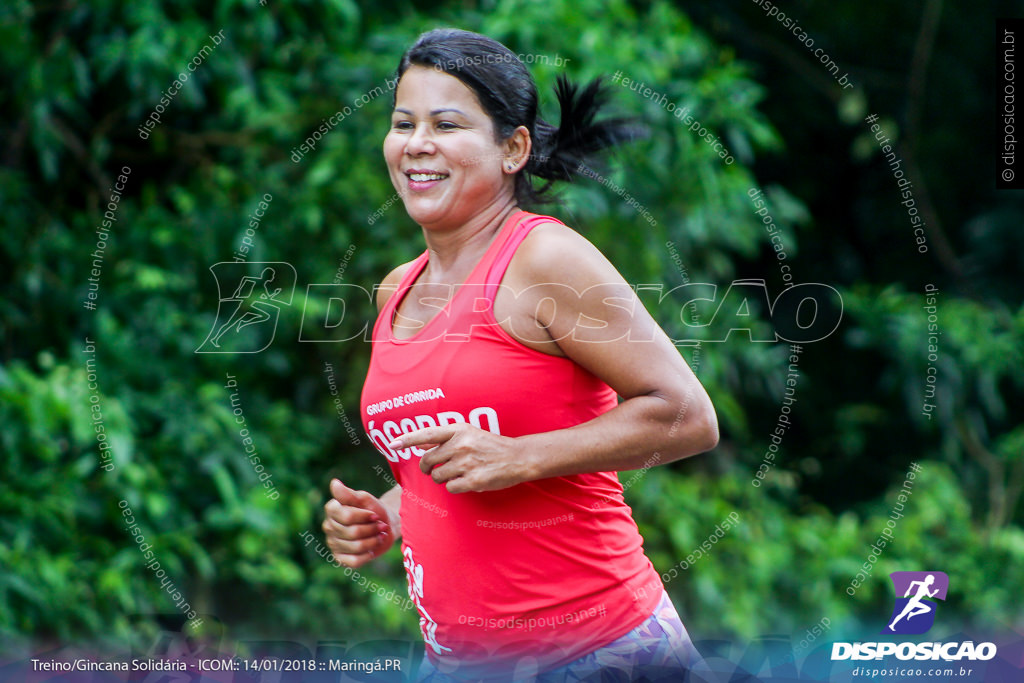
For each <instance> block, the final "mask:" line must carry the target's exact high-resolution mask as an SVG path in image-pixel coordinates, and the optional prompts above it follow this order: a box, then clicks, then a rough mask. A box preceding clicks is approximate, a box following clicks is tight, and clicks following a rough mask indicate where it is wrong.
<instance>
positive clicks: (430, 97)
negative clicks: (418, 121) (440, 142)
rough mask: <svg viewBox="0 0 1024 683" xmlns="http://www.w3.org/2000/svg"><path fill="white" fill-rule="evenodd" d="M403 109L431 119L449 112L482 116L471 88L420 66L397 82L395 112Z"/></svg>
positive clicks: (411, 69)
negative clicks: (438, 114) (423, 114)
mask: <svg viewBox="0 0 1024 683" xmlns="http://www.w3.org/2000/svg"><path fill="white" fill-rule="evenodd" d="M401 109H404V110H406V111H409V112H412V113H417V114H420V113H426V114H431V115H433V114H434V113H435V112H437V113H443V112H446V111H455V112H456V113H461V114H463V115H466V116H471V115H474V114H479V113H482V108H481V107H480V103H479V101H478V100H477V97H476V94H475V93H474V92H473V91H472V90H471V89H470V88H469V86H467V85H466V84H465V83H463V82H462V81H460V80H459V79H458V78H456V77H454V76H451V75H449V74H446V73H445V72H443V71H440V70H438V69H434V68H431V67H426V66H421V65H419V64H415V65H413V66H410V67H409V68H408V69H407V70H406V71H405V73H404V74H402V78H401V80H399V81H398V88H397V90H396V93H395V110H396V111H398V110H401ZM421 110H424V111H421Z"/></svg>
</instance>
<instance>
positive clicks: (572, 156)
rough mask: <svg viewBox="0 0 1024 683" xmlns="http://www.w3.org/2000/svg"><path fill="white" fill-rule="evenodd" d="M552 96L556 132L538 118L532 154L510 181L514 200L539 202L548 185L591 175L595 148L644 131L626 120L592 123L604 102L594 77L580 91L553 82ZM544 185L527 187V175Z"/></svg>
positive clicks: (633, 137) (562, 78) (561, 81)
mask: <svg viewBox="0 0 1024 683" xmlns="http://www.w3.org/2000/svg"><path fill="white" fill-rule="evenodd" d="M555 96H556V97H557V98H558V106H559V109H560V110H561V118H560V120H559V126H558V127H557V128H556V127H555V126H552V125H551V124H550V123H548V122H547V121H544V120H543V119H541V118H538V119H537V121H536V123H535V124H534V130H533V152H532V153H531V154H530V160H529V161H528V162H527V164H526V167H525V169H524V170H525V172H526V173H525V175H520V176H518V177H517V178H516V199H517V200H518V201H520V202H543V201H550V200H547V199H546V198H545V197H544V196H543V195H544V193H545V192H546V191H547V190H548V188H549V187H551V184H552V182H554V181H556V180H564V181H568V182H572V180H573V176H574V175H584V176H589V177H593V176H594V175H596V174H595V172H594V171H593V170H592V169H591V168H590V165H589V164H590V163H591V160H592V158H593V157H594V156H595V155H596V154H597V153H598V152H600V151H601V150H604V149H607V148H610V147H614V146H616V145H619V144H622V143H624V142H629V141H632V140H636V139H639V138H642V137H645V136H646V135H647V131H646V130H645V129H644V128H643V127H642V126H640V125H638V124H637V123H635V122H634V121H632V120H630V119H626V118H606V119H602V120H600V121H595V119H596V117H597V114H598V112H599V111H600V110H601V109H602V108H603V107H604V106H605V104H606V103H607V101H608V92H607V90H606V89H605V88H604V87H603V84H602V83H601V79H600V78H595V79H594V80H593V81H591V82H590V84H589V85H587V86H586V87H585V88H583V90H582V91H581V90H580V88H579V86H578V85H575V84H573V83H571V82H570V81H569V79H567V78H566V77H565V76H559V77H558V82H557V83H556V84H555ZM530 175H532V176H536V177H538V178H543V179H545V180H547V181H548V182H547V183H545V184H544V186H543V187H541V188H540V189H536V188H534V187H533V183H532V182H531V181H530V179H529V177H528V176H530Z"/></svg>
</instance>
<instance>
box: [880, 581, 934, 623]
mask: <svg viewBox="0 0 1024 683" xmlns="http://www.w3.org/2000/svg"><path fill="white" fill-rule="evenodd" d="M889 578H891V579H892V586H893V590H894V591H895V593H896V606H895V607H893V610H892V617H891V618H890V620H889V625H888V626H886V627H885V628H884V629H882V633H901V634H904V635H918V634H921V633H924V632H926V631H927V630H928V629H930V628H931V627H932V624H934V623H935V608H936V606H937V605H938V603H936V602H934V601H935V600H945V599H946V591H947V590H948V589H949V577H948V576H947V575H946V573H945V572H893V573H892V574H889Z"/></svg>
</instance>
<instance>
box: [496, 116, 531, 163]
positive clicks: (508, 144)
mask: <svg viewBox="0 0 1024 683" xmlns="http://www.w3.org/2000/svg"><path fill="white" fill-rule="evenodd" d="M531 149H533V141H532V140H531V139H530V131H529V129H527V127H526V126H519V127H518V128H516V129H515V130H514V131H512V135H511V136H509V138H508V140H506V141H505V161H504V167H503V169H502V170H504V171H505V172H506V173H517V172H518V171H520V170H522V168H523V167H524V166H526V161H527V160H528V159H529V158H530V150H531Z"/></svg>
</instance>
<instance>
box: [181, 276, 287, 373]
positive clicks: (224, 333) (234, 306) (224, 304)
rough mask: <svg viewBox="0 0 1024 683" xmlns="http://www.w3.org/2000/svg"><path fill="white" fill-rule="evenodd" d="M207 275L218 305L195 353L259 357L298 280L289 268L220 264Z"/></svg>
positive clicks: (268, 342) (266, 345) (270, 337)
mask: <svg viewBox="0 0 1024 683" xmlns="http://www.w3.org/2000/svg"><path fill="white" fill-rule="evenodd" d="M210 272H211V273H213V279H214V280H216V282H217V298H218V299H219V301H220V303H219V304H218V305H217V318H216V320H214V321H213V326H212V327H211V328H210V333H209V334H207V335H206V339H205V340H203V343H202V344H200V345H199V348H197V349H196V353H259V352H260V351H262V350H264V349H265V348H267V347H268V346H270V344H271V343H272V342H273V341H274V335H275V334H276V333H277V320H278V318H279V317H280V314H281V306H290V305H291V303H292V294H293V293H294V291H295V282H296V280H297V279H298V277H297V275H296V273H295V268H294V267H293V266H292V264H290V263H285V262H283V261H267V262H262V263H238V262H235V261H222V262H220V263H215V264H213V265H212V266H210ZM225 292H230V295H228V296H225Z"/></svg>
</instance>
